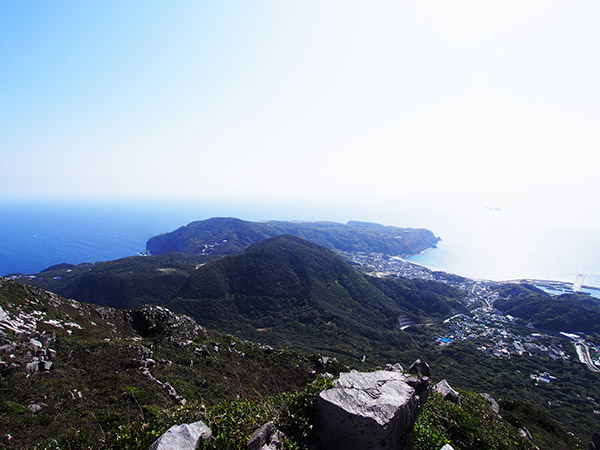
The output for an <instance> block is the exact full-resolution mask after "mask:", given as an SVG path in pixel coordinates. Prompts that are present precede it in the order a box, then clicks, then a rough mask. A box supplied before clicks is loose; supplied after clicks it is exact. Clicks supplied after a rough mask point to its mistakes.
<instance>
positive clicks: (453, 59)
mask: <svg viewBox="0 0 600 450" xmlns="http://www.w3.org/2000/svg"><path fill="white" fill-rule="evenodd" d="M599 12H600V5H598V4H597V3H595V2H592V1H583V2H577V3H565V2H558V1H553V2H548V1H532V2H527V3H522V2H516V1H509V2H502V3H496V4H491V3H482V2H475V1H471V2H464V1H463V2H453V3H451V4H449V3H447V2H441V1H438V2H429V3H427V4H412V3H399V2H391V1H390V2H387V1H382V2H370V3H368V4H367V3H360V2H327V3H322V2H314V1H310V2H302V3H284V4H281V3H277V4H275V3H270V2H253V3H242V2H240V3H234V4H231V3H230V4H223V3H208V2H192V1H181V2H175V3H169V4H165V3H144V4H140V3H135V2H132V3H123V2H116V1H109V2H102V3H97V4H96V3H76V4H73V3H69V2H53V3H46V2H41V1H32V2H15V3H10V4H6V5H4V6H3V12H2V15H0V38H1V40H2V42H3V43H4V44H3V45H2V46H1V47H0V66H1V67H0V69H1V70H0V95H1V96H2V99H3V107H2V108H1V111H2V112H1V119H2V120H0V148H1V149H2V151H1V157H2V160H3V165H4V167H5V171H4V173H3V176H2V177H1V178H0V198H2V199H4V200H15V201H22V200H25V199H30V198H38V199H39V198H44V199H48V200H52V199H73V200H84V199H140V200H141V201H142V200H144V201H146V200H151V199H162V200H169V199H182V200H187V201H223V202H227V201H229V202H231V201H239V202H249V203H252V202H255V203H256V202H258V203H270V204H272V205H277V204H291V205H294V204H298V205H301V204H311V203H313V204H319V205H320V204H323V205H324V206H323V207H322V209H323V210H324V211H327V207H326V205H328V204H329V205H332V204H337V203H339V204H344V205H354V208H355V209H356V210H357V212H358V213H359V214H358V215H362V214H363V211H364V212H367V211H369V210H374V211H375V212H376V213H377V212H379V213H381V214H378V215H380V216H384V215H385V208H386V205H389V204H390V203H399V204H403V205H404V204H408V205H410V204H416V205H423V204H425V205H429V207H430V208H432V209H435V208H438V207H439V205H441V207H448V208H451V207H453V208H461V207H467V208H482V207H485V206H490V207H500V208H502V209H504V210H520V211H527V210H532V209H533V210H534V211H537V210H538V209H539V210H540V211H545V212H544V213H542V215H544V214H546V217H549V216H548V215H547V214H551V212H552V211H555V210H557V211H562V212H564V213H566V214H570V215H573V217H574V218H576V219H577V220H583V221H585V222H588V225H589V226H594V225H591V224H595V222H596V221H597V219H598V218H600V213H599V208H600V207H599V206H598V202H597V201H596V197H597V194H596V193H597V192H599V191H600V189H599V188H600V181H599V180H600V178H599V177H597V176H596V172H597V167H596V164H595V162H597V158H596V157H595V154H596V152H597V149H598V147H599V145H598V144H600V135H599V134H598V133H597V132H596V127H597V123H598V118H599V115H600V88H599V86H598V83H597V80H598V79H600V76H599V75H600V70H599V69H600V63H599V62H598V61H597V59H596V58H593V57H592V55H594V54H595V44H596V42H598V41H599V38H600V29H598V27H597V26H596V23H595V17H598V13H599ZM374 206H377V208H378V209H374V208H373V207H374ZM360 208H363V209H362V210H361V209H360ZM376 215H377V214H376ZM531 215H532V216H534V217H535V216H539V215H540V214H539V213H537V212H536V213H534V214H531ZM324 218H327V217H324ZM373 220H377V218H374V219H373ZM399 225H401V224H399Z"/></svg>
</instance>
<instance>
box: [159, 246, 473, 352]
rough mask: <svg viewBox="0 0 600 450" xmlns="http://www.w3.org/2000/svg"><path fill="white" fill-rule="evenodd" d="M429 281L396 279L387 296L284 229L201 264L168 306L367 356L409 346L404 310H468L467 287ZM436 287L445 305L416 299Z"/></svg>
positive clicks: (221, 323)
mask: <svg viewBox="0 0 600 450" xmlns="http://www.w3.org/2000/svg"><path fill="white" fill-rule="evenodd" d="M424 285H426V286H423V290H419V288H417V287H416V286H414V285H412V284H410V283H406V284H402V283H394V282H389V284H388V285H387V286H386V288H387V289H388V291H389V292H390V293H392V294H393V295H394V296H393V297H392V296H389V295H386V294H385V293H384V292H383V291H382V290H381V289H379V286H381V282H377V281H376V280H373V279H371V277H369V276H366V275H364V274H362V273H361V272H359V271H358V270H357V269H356V268H354V267H352V266H351V265H350V264H348V263H347V262H345V261H344V260H342V259H341V258H340V257H338V256H337V255H336V254H335V253H333V252H332V251H330V250H328V249H326V248H324V247H321V246H319V245H317V244H314V243H312V242H309V241H306V240H304V239H300V238H298V237H295V236H291V235H282V236H277V237H275V238H271V239H268V240H265V241H261V242H259V243H257V244H254V245H252V246H251V247H250V248H248V250H246V251H245V252H243V253H241V254H238V255H230V256H226V257H223V258H220V259H218V260H215V261H213V262H210V263H208V264H206V265H204V266H202V267H200V268H198V270H196V271H195V272H194V273H193V274H192V275H191V276H190V277H189V278H188V279H187V280H186V282H185V283H184V284H183V285H182V287H181V288H180V289H179V291H178V293H177V295H176V298H174V299H173V300H171V301H170V302H168V303H166V306H167V307H168V308H170V309H172V310H173V311H176V312H181V313H185V314H187V315H189V316H191V317H193V318H195V319H196V320H197V321H198V322H199V323H201V324H203V325H206V326H209V327H213V328H217V329H223V330H227V331H228V332H231V333H236V334H238V335H241V336H243V337H246V338H251V339H261V340H264V341H266V342H269V343H271V344H274V345H290V346H292V347H295V348H304V349H310V350H325V349H327V350H328V351H332V352H341V353H345V354H347V355H349V356H350V355H351V356H352V357H354V358H357V357H358V358H359V357H360V356H361V355H362V353H361V352H369V351H372V352H374V353H380V354H381V352H384V351H386V349H390V348H391V347H390V346H394V345H401V343H400V341H401V339H402V338H401V336H400V331H399V326H398V318H399V316H400V315H401V314H407V313H408V314H411V315H412V317H414V318H415V319H417V320H419V318H423V317H426V316H428V315H429V314H432V313H434V312H437V313H438V314H441V315H444V313H446V314H447V315H450V314H452V313H454V312H456V311H457V310H459V309H460V307H461V306H460V301H459V300H460V298H461V297H462V295H463V293H462V292H460V291H459V290H456V289H452V288H447V287H446V286H443V287H440V286H437V285H438V283H433V282H432V283H430V284H427V283H424ZM435 288H438V289H440V292H441V289H445V291H444V294H440V293H436V294H435V300H436V302H437V303H436V302H432V304H431V305H419V304H417V303H416V302H415V304H412V303H413V300H414V299H415V298H417V297H418V296H419V295H420V296H421V297H427V296H428V295H431V296H432V297H433V295H434V294H433V290H434V289H435ZM428 289H429V291H428ZM409 307H410V310H409ZM436 308H437V309H441V310H442V312H439V311H436ZM373 357H374V358H375V359H377V358H376V357H375V355H373Z"/></svg>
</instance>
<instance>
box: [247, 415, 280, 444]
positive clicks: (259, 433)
mask: <svg viewBox="0 0 600 450" xmlns="http://www.w3.org/2000/svg"><path fill="white" fill-rule="evenodd" d="M274 432H275V424H274V423H273V422H267V423H265V424H264V425H263V426H262V427H260V428H259V429H257V430H256V431H255V432H254V433H252V435H251V436H250V439H248V445H247V447H248V450H259V449H260V448H261V447H262V446H263V445H265V444H266V443H267V441H268V440H269V438H270V437H271V435H272V434H273V433H274Z"/></svg>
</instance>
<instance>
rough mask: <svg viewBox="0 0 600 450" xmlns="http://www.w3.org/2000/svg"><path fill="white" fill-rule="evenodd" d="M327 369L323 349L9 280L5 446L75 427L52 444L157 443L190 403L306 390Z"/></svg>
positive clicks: (1, 375)
mask: <svg viewBox="0 0 600 450" xmlns="http://www.w3.org/2000/svg"><path fill="white" fill-rule="evenodd" d="M324 369H325V367H324V366H323V365H322V364H319V362H318V357H317V356H303V355H300V354H295V353H289V352H281V351H274V350H273V349H270V350H269V351H264V350H263V349H261V346H260V345H258V344H253V343H249V342H242V341H239V340H238V339H236V338H234V337H232V336H229V335H223V334H221V333H217V332H214V331H210V330H206V329H203V328H201V327H200V326H199V325H198V324H197V323H195V322H194V321H193V320H192V319H190V318H189V317H185V316H177V315H176V314H174V313H172V312H170V311H168V310H167V309H165V308H161V307H157V306H152V307H150V306H148V307H144V308H140V309H137V310H116V309H112V308H108V307H104V306H96V305H89V304H85V303H79V302H76V301H74V300H68V299H64V298H61V297H59V296H58V295H56V294H53V293H50V292H47V291H43V290H41V289H38V288H35V287H31V286H25V285H22V284H19V283H16V282H14V281H10V280H6V279H3V278H0V424H2V425H1V426H0V428H1V429H2V432H1V433H0V448H5V447H4V446H8V447H9V448H30V447H33V446H34V445H35V444H36V443H38V442H40V441H43V440H46V439H47V440H48V441H49V442H50V439H59V438H60V436H62V435H64V434H65V433H69V432H70V431H69V430H72V429H74V430H77V431H72V432H71V434H70V435H69V436H68V437H66V438H65V442H63V444H64V445H57V446H54V444H52V443H50V444H49V447H48V448H53V449H54V448H147V447H148V444H149V443H150V442H152V441H153V440H154V439H155V438H156V436H154V437H153V435H152V434H150V435H148V433H150V432H153V433H155V432H162V431H165V429H166V428H168V427H169V426H171V425H172V424H173V423H172V422H173V421H175V420H177V419H176V418H175V417H176V416H175V414H177V413H178V411H180V407H181V404H183V403H184V402H185V401H187V403H188V404H189V405H192V407H191V410H193V411H196V414H198V413H199V412H202V409H203V408H204V406H201V405H207V406H210V405H213V404H216V403H219V402H221V401H222V400H223V398H236V397H238V396H244V397H245V398H247V399H255V398H262V397H264V396H267V395H274V394H276V393H280V392H281V390H285V391H294V390H297V389H299V388H301V387H303V386H305V385H306V383H307V382H309V381H310V380H312V379H313V378H314V376H315V373H316V372H318V371H321V372H322V371H323V370H324ZM327 369H328V370H330V371H334V372H335V371H336V365H333V366H332V365H329V366H328V367H327ZM266 373H268V374H269V376H268V377H266V376H264V374H266ZM132 422H138V426H137V428H136V429H135V430H134V429H132V428H131V426H130V424H131V423H132ZM149 422H151V423H153V427H154V428H151V429H149V428H148V423H149ZM128 424H129V425H128ZM132 433H133V434H135V436H136V437H139V436H144V438H147V439H149V442H147V445H146V446H145V447H143V446H141V445H140V444H139V442H138V441H135V442H134V441H128V440H127V439H128V438H129V437H131V434H132ZM81 440H83V441H85V445H81V443H80V444H79V446H78V445H73V442H74V441H77V442H79V441H81ZM109 443H112V444H111V445H109ZM42 448H44V447H43V446H42Z"/></svg>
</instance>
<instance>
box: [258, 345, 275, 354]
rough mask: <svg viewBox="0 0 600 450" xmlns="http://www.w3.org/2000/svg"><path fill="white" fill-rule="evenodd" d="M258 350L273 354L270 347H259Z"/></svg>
mask: <svg viewBox="0 0 600 450" xmlns="http://www.w3.org/2000/svg"><path fill="white" fill-rule="evenodd" d="M260 349H261V350H262V351H263V352H265V353H273V347H271V346H270V345H261V346H260Z"/></svg>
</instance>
